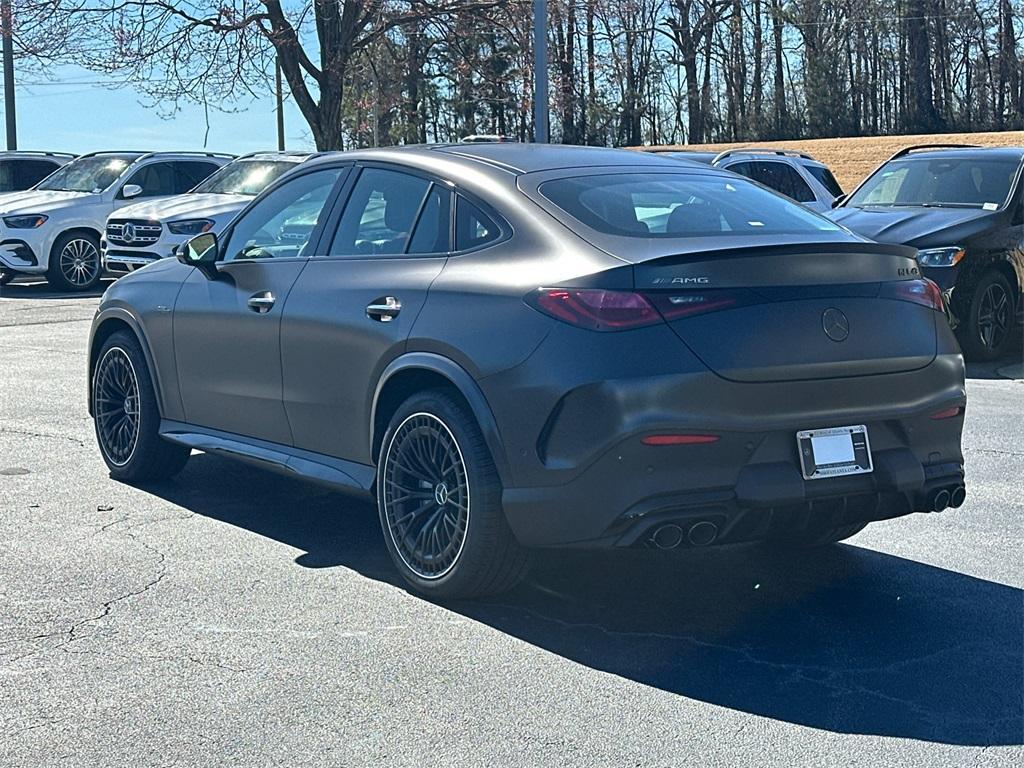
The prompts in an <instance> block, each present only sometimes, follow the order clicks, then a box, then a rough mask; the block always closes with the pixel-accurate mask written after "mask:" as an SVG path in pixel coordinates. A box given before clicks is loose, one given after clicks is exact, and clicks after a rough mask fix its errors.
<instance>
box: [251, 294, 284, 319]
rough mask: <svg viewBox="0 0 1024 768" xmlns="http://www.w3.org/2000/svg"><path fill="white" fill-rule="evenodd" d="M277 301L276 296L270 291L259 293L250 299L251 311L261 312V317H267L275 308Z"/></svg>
mask: <svg viewBox="0 0 1024 768" xmlns="http://www.w3.org/2000/svg"><path fill="white" fill-rule="evenodd" d="M275 301H277V299H275V298H274V294H272V293H271V292H270V291H260V292H259V293H254V294H253V295H252V296H250V297H249V309H251V310H252V311H253V312H259V313H260V314H261V315H265V314H266V313H267V312H269V311H270V310H271V309H273V308H274V302H275Z"/></svg>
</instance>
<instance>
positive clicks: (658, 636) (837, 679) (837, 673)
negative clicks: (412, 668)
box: [490, 603, 1017, 723]
mask: <svg viewBox="0 0 1024 768" xmlns="http://www.w3.org/2000/svg"><path fill="white" fill-rule="evenodd" d="M490 607H493V608H504V609H505V610H509V611H520V612H523V613H526V614H529V615H530V616H533V617H534V618H537V619H539V620H541V621H546V622H548V623H551V624H555V625H558V626H559V627H562V628H563V629H565V630H570V631H572V630H592V631H596V632H598V633H600V634H602V635H605V636H606V637H610V638H616V639H620V638H633V639H635V638H647V639H653V640H669V641H675V642H682V643H689V644H691V645H694V646H697V647H699V648H709V649H712V650H716V651H724V652H726V653H731V654H734V655H737V656H740V657H741V658H742V659H744V660H745V661H747V662H749V663H750V664H753V665H756V666H763V667H768V668H771V669H777V670H780V671H788V672H790V673H791V674H792V677H793V678H794V679H796V680H801V681H804V682H808V683H813V684H818V685H821V686H824V687H825V688H828V689H830V690H832V691H833V692H835V693H836V694H840V695H842V694H863V695H867V696H874V697H876V698H879V699H882V700H883V701H887V702H890V703H894V704H899V705H901V706H904V707H906V708H908V709H910V710H911V711H913V712H914V713H916V714H918V715H920V716H921V717H923V718H924V719H926V720H928V721H930V722H932V723H941V722H946V721H947V717H946V715H944V714H942V713H938V712H934V711H932V710H930V709H927V708H925V707H922V706H920V704H919V703H918V702H917V701H915V700H913V699H901V698H899V697H898V696H891V695H888V694H886V693H883V692H881V691H877V690H875V689H873V688H869V687H866V686H864V685H861V684H858V683H854V682H852V681H849V680H844V679H842V678H844V677H845V676H846V675H847V674H849V673H857V672H859V673H863V672H887V671H892V670H895V669H898V668H900V667H904V666H909V665H912V664H917V663H920V662H923V661H926V660H928V659H933V658H936V657H939V656H943V655H945V654H948V653H952V652H954V651H962V650H964V649H967V648H979V649H987V647H986V645H985V644H984V643H983V642H968V643H958V644H957V645H953V646H948V647H944V648H940V649H938V650H936V651H933V652H931V653H926V654H921V655H919V656H911V657H909V658H906V659H900V660H897V661H893V662H890V663H888V664H881V665H878V666H869V667H862V668H858V669H853V668H851V669H844V670H835V669H833V668H831V667H827V666H821V665H815V664H803V663H794V662H782V661H771V660H768V659H763V658H760V657H759V656H757V655H756V653H755V652H754V651H753V650H751V649H750V648H749V647H743V646H735V645H729V644H726V643H713V642H710V641H708V640H701V639H700V638H697V637H694V636H692V635H677V634H672V633H662V632H634V631H622V630H614V629H609V628H608V627H605V626H603V625H601V624H596V623H593V622H571V621H564V620H562V619H559V618H556V617H554V616H549V615H547V614H544V613H541V612H540V611H537V610H534V609H532V608H528V607H526V606H519V605H512V604H508V603H491V604H490ZM1001 653H1003V654H1005V655H1009V656H1011V657H1013V658H1016V656H1015V655H1014V654H1012V653H1008V652H1006V651H1002V652H1001ZM608 671H610V672H612V673H613V674H614V670H608ZM815 673H817V674H815ZM1016 721H1017V718H1016V717H1013V716H1009V717H1005V718H992V717H979V718H969V717H960V718H955V722H958V723H1001V722H1016Z"/></svg>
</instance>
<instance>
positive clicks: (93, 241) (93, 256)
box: [46, 232, 103, 292]
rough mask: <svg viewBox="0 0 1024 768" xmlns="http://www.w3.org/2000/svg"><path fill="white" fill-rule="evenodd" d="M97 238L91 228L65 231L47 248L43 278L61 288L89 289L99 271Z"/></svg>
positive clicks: (71, 289)
mask: <svg viewBox="0 0 1024 768" xmlns="http://www.w3.org/2000/svg"><path fill="white" fill-rule="evenodd" d="M102 272H103V269H102V266H101V264H100V241H99V238H98V237H96V235H94V234H92V233H91V232H65V233H64V234H63V235H61V236H60V237H58V238H57V240H56V241H55V242H54V244H53V248H51V249H50V263H49V266H48V267H47V270H46V280H47V282H49V283H50V285H52V286H53V287H54V288H56V289H57V290H60V291H65V292H68V291H88V290H91V289H93V288H95V287H96V286H97V285H98V284H99V282H100V277H101V275H102Z"/></svg>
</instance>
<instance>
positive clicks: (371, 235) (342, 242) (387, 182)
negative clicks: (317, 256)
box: [329, 168, 430, 256]
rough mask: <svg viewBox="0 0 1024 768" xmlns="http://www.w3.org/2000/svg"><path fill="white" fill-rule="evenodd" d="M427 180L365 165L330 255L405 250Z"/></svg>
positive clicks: (347, 205) (348, 203)
mask: <svg viewBox="0 0 1024 768" xmlns="http://www.w3.org/2000/svg"><path fill="white" fill-rule="evenodd" d="M429 187H430V182H429V181H427V180H426V179H424V178H421V177H419V176H413V175H412V174H408V173H402V172H400V171H391V170H387V169H384V168H364V169H363V171H362V173H360V174H359V179H358V180H357V181H356V184H355V187H353V189H352V194H351V195H349V199H348V202H347V203H346V205H345V210H344V212H343V213H342V215H341V221H339V222H338V229H337V232H335V235H334V240H333V241H332V242H331V248H330V251H329V254H330V255H331V256H356V255H377V254H381V255H388V254H402V253H405V250H406V246H407V245H408V244H409V239H410V236H411V235H412V229H413V225H414V224H415V223H416V217H417V215H418V214H419V212H420V208H421V207H422V206H423V201H424V197H425V196H426V194H427V189H428V188H429Z"/></svg>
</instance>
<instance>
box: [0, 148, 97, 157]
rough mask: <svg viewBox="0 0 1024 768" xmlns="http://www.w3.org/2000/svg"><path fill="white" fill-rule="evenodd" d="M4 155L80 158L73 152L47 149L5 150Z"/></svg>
mask: <svg viewBox="0 0 1024 768" xmlns="http://www.w3.org/2000/svg"><path fill="white" fill-rule="evenodd" d="M0 154H3V155H34V156H36V157H78V155H76V154H74V153H73V152H49V151H47V150H45V149H4V150H0Z"/></svg>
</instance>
